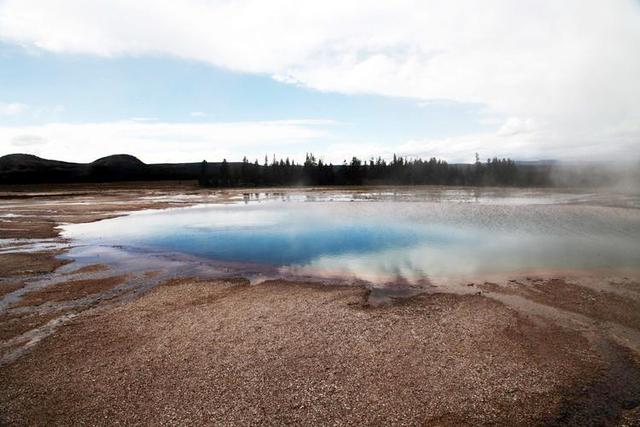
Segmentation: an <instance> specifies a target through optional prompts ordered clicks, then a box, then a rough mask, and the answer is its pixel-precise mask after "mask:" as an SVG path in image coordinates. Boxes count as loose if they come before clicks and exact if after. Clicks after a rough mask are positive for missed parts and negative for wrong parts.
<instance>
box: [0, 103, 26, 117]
mask: <svg viewBox="0 0 640 427" xmlns="http://www.w3.org/2000/svg"><path fill="white" fill-rule="evenodd" d="M25 111H27V106H26V105H25V104H20V103H16V102H14V103H10V104H5V103H2V102H0V116H17V115H20V114H22V113H24V112H25Z"/></svg>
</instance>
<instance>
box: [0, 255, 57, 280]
mask: <svg viewBox="0 0 640 427" xmlns="http://www.w3.org/2000/svg"><path fill="white" fill-rule="evenodd" d="M58 255H60V252H57V251H47V252H30V253H20V252H13V253H4V254H0V277H3V278H6V277H10V276H20V275H36V274H44V273H51V272H52V271H55V270H56V269H57V268H58V267H60V266H62V265H64V264H66V263H68V262H69V261H66V260H62V259H59V258H57V256H58Z"/></svg>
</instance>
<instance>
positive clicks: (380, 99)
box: [0, 0, 640, 162]
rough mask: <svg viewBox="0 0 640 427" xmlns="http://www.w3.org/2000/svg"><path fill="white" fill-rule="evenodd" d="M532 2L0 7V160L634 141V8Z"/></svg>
mask: <svg viewBox="0 0 640 427" xmlns="http://www.w3.org/2000/svg"><path fill="white" fill-rule="evenodd" d="M147 3H148V4H147ZM526 3H527V2H523V3H522V4H518V5H517V6H516V5H513V4H512V3H509V2H504V1H498V0H491V1H490V2H488V3H487V4H486V5H485V8H483V9H478V8H477V6H474V2H468V1H466V0H465V1H461V2H459V3H458V4H455V5H454V6H452V7H449V6H443V5H441V4H439V3H438V2H435V3H431V2H416V1H411V0H402V1H399V2H398V3H396V4H393V5H391V4H389V3H388V2H377V1H376V2H373V3H372V4H371V5H369V7H367V8H363V7H361V6H359V3H356V2H349V1H347V2H337V1H335V2H334V1H328V2H327V3H326V4H324V5H313V6H309V5H307V7H306V8H302V7H301V6H300V5H299V4H298V3H296V2H293V1H289V0H270V1H262V2H258V1H255V0H241V1H238V2H233V3H229V2H227V1H225V0H220V1H216V0H186V1H184V2H181V4H173V5H157V4H155V3H154V2H150V1H147V0H143V1H141V2H140V3H138V4H137V6H135V7H134V6H132V5H131V4H130V3H129V2H125V1H101V0H99V1H95V2H89V3H87V2H82V1H79V0H55V1H44V0H20V1H17V0H0V155H1V154H8V153H11V152H17V151H20V152H30V153H33V154H37V155H41V156H44V157H54V158H60V159H63V160H75V161H91V160H93V159H94V158H96V157H99V156H102V155H107V154H111V153H113V152H123V151H124V152H128V153H131V154H134V155H137V156H139V157H140V158H141V159H143V160H144V161H173V160H175V161H198V160H200V159H202V158H208V159H210V160H216V159H218V158H220V157H228V158H230V159H233V160H236V159H239V158H241V157H242V156H243V155H245V154H246V155H248V156H249V157H251V158H254V157H260V158H262V157H263V156H264V155H265V154H268V155H269V156H271V154H272V153H274V152H275V153H276V154H278V155H282V156H291V157H294V158H297V159H302V158H303V157H304V153H306V152H308V151H313V152H315V153H317V154H319V155H321V156H323V157H324V158H325V159H327V160H329V161H333V162H340V161H341V160H342V159H344V158H346V157H347V156H348V155H351V154H355V155H358V156H361V157H365V158H366V157H369V156H371V155H381V156H383V157H387V158H388V157H390V156H391V155H392V153H398V154H401V155H406V156H412V157H415V156H424V157H430V156H438V157H441V158H445V159H447V160H449V161H471V160H472V159H473V157H474V153H475V152H479V153H480V155H481V157H483V158H484V157H489V156H501V157H502V156H509V157H512V158H516V159H526V160H533V159H539V158H558V159H568V160H581V159H589V158H591V157H603V156H614V157H620V156H628V155H629V153H631V152H633V151H637V150H636V149H637V148H639V147H638V145H639V143H638V141H639V138H640V129H638V126H637V124H636V123H637V122H638V120H637V119H640V109H639V108H638V107H637V102H636V101H635V100H634V99H637V97H636V96H637V95H638V94H640V85H639V84H638V82H637V78H636V77H634V76H637V75H640V61H639V60H638V59H637V58H638V57H640V55H638V53H640V52H638V51H637V47H636V46H637V45H638V44H635V42H640V30H638V29H640V19H639V17H640V11H639V10H638V9H639V7H638V4H637V3H636V2H630V1H622V0H621V1H617V0H616V1H613V2H611V3H610V4H609V7H607V8H603V7H602V6H601V5H599V4H598V3H597V2H590V1H587V2H578V1H568V2H567V3H566V4H563V5H562V6H560V7H559V6H557V5H556V4H554V3H553V2H549V3H546V2H543V3H542V4H539V3H536V2H534V3H535V5H536V6H537V7H539V9H540V11H539V12H538V13H537V14H531V13H530V12H531V10H530V6H532V5H534V3H531V5H528V6H527V4H526ZM240 6H241V7H240ZM578 8H580V10H581V13H580V14H578V15H577V14H576V13H575V12H576V11H577V10H578ZM307 9H311V10H307ZM487 11H488V12H487ZM267 17H268V19H266V18H267ZM447 22H452V23H453V22H458V23H459V24H460V26H462V27H464V28H465V29H466V30H465V32H460V31H458V30H457V27H456V26H454V25H449V26H447V25H444V24H443V23H447ZM587 28H588V29H589V31H590V32H589V33H588V36H585V34H586V33H585V32H584V30H585V29H587ZM603 46H615V49H608V50H605V49H603V48H602V47H603ZM634 54H635V55H634ZM636 71H637V72H638V73H637V74H636Z"/></svg>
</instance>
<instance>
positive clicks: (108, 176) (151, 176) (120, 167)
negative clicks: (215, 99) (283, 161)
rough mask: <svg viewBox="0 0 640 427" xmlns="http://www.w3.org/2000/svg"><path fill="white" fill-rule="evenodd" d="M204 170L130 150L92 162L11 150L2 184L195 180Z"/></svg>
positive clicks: (0, 171)
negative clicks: (143, 156) (151, 159)
mask: <svg viewBox="0 0 640 427" xmlns="http://www.w3.org/2000/svg"><path fill="white" fill-rule="evenodd" d="M215 165H216V164H215V163H213V164H212V166H213V167H215ZM200 170H201V165H200V163H173V164H171V163H168V164H146V163H144V162H142V161H141V160H140V159H138V158H136V157H134V156H131V155H128V154H116V155H113V156H107V157H102V158H100V159H97V160H95V161H93V162H91V163H69V162H61V161H57V160H48V159H42V158H40V157H37V156H34V155H31V154H9V155H6V156H2V157H0V184H42V183H72V182H115V181H149V180H180V179H181V180H195V179H198V177H199V174H200Z"/></svg>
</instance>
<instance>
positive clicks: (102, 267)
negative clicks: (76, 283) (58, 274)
mask: <svg viewBox="0 0 640 427" xmlns="http://www.w3.org/2000/svg"><path fill="white" fill-rule="evenodd" d="M107 270H109V266H108V265H106V264H91V265H85V266H84V267H80V268H77V269H75V270H73V271H70V272H68V273H66V275H72V274H85V273H98V272H100V271H107Z"/></svg>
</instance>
